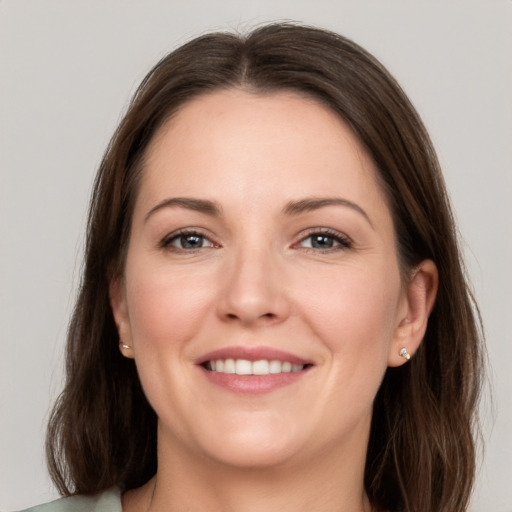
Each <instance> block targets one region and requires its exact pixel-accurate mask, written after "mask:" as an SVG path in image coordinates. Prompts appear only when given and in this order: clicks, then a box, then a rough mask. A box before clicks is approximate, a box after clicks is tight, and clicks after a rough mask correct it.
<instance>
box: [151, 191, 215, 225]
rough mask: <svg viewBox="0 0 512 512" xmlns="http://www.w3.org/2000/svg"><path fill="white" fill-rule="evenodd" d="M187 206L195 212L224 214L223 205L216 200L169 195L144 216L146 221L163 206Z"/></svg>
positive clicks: (213, 214) (186, 207)
mask: <svg viewBox="0 0 512 512" xmlns="http://www.w3.org/2000/svg"><path fill="white" fill-rule="evenodd" d="M174 207H178V208H185V209H187V210H193V211H195V212H200V213H204V214H206V215H211V216H215V217H220V216H221V215H222V208H221V206H220V205H219V204H218V203H217V202H215V201H209V200H208V199H197V198H195V197H169V198H167V199H164V200H163V201H160V202H159V203H158V204H157V205H156V206H154V207H153V208H151V210H149V212H148V213H147V215H146V217H145V218H144V222H147V221H148V219H149V218H150V217H151V216H152V215H153V214H154V213H155V212H157V211H159V210H161V209H163V208H174Z"/></svg>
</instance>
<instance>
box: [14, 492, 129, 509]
mask: <svg viewBox="0 0 512 512" xmlns="http://www.w3.org/2000/svg"><path fill="white" fill-rule="evenodd" d="M20 512H123V507H122V506H121V496H120V493H119V489H117V488H112V489H109V490H108V491H105V492H103V493H101V494H95V495H94V496H70V497H68V498H61V499H60V500H56V501H52V502H51V503H46V504H44V505H36V506H35V507H31V508H28V509H26V510H24V511H20Z"/></svg>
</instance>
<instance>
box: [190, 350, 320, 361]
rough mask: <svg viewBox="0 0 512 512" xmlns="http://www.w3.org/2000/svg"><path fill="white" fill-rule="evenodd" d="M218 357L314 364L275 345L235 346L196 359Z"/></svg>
mask: <svg viewBox="0 0 512 512" xmlns="http://www.w3.org/2000/svg"><path fill="white" fill-rule="evenodd" d="M218 359H246V360H248V361H260V360H262V359H267V360H269V361H289V362H290V363H292V364H302V365H306V364H312V361H309V360H307V359H304V358H302V357H299V356H296V355H295V354H292V353H290V352H285V351H283V350H279V349H277V348H274V347H261V346H260V347H250V346H234V347H225V348H220V349H217V350H213V351H211V352H208V353H207V354H204V355H203V356H201V357H200V358H198V359H197V360H196V364H204V363H206V362H208V361H216V360H218Z"/></svg>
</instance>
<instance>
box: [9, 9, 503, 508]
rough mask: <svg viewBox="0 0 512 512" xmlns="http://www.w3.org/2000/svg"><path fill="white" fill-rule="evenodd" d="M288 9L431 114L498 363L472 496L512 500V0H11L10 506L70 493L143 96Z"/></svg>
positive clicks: (498, 502) (482, 503)
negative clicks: (371, 59)
mask: <svg viewBox="0 0 512 512" xmlns="http://www.w3.org/2000/svg"><path fill="white" fill-rule="evenodd" d="M276 19H281V20H283V19H292V20H296V21H301V22H305V23H310V24H316V25H319V26H322V27H325V28H329V29H333V30H335V31H338V32H340V33H342V34H344V35H346V36H349V37H351V38H353V39H354V40H355V41H356V42H358V43H360V44H361V45H363V46H364V47H365V48H367V49H368V50H370V51H371V52H372V53H374V54H375V55H376V56H377V57H378V58H379V59H380V60H381V61H382V62H383V63H384V64H385V65H386V66H387V67H388V68H389V69H390V71H391V72H392V73H393V74H394V75H395V76H396V78H397V79H398V81H399V82H400V83H401V84H402V85H403V87H404V89H405V90H406V92H407V93H408V94H409V96H410V97H411V99H412V101H413V103H414V104H415V105H416V106H417V108H418V110H419V112H420V114H421V115H422V116H423V118H424V121H425V123H426V125H427V128H428V129H429V130H430V133H431V135H432V138H433V140H434V143H435V145H436V147H437V149H438V153H439V157H440V160H441V163H442V165H443V169H444V173H445V177H446V181H447V184H448V188H449V190H450V193H451V197H452V200H453V204H454V207H455V211H456V216H457V218H458V220H459V223H460V230H461V235H462V238H463V240H464V246H465V250H466V255H467V262H468V268H469V270H470V274H471V276H472V280H473V283H474V287H475V292H476V296H477V299H478V300H479V303H480V307H481V311H482V315H483V319H484V322H485V326H486V332H487V337H488V351H489V359H490V362H491V365H492V381H493V386H494V391H493V393H494V400H495V412H494V419H493V413H492V410H491V408H490V405H489V404H490V401H489V395H488V394H484V401H483V406H482V411H483V416H484V426H485V429H484V439H485V444H486V451H485V457H483V458H482V466H481V469H480V471H479V476H478V485H477V489H476V492H475V497H474V504H473V509H474V510H478V511H493V512H511V511H512V377H511V375H510V373H511V370H510V367H511V364H512V307H511V306H512V150H511V146H512V98H511V95H512V2H511V1H510V0H480V1H470V0H466V1H455V0H437V1H436V0H424V1H421V0H416V1H414V0H375V1H364V0H362V1H357V0H336V1H328V0H315V1H311V0H308V1H305V0H289V1H279V0H257V1H240V0H217V1H215V2H211V1H208V0H187V1H157V0H123V1H120V0H118V1H114V0H109V1H105V0H88V1H87V2H83V1H80V0H75V1H70V0H60V1H58V0H39V1H38V0H33V1H28V0H10V1H9V0H0V343H1V345H0V510H9V509H16V508H22V507H26V506H29V505H32V504H35V503H39V502H43V501H48V500H50V499H52V498H55V497H57V495H56V493H55V491H54V490H53V489H52V486H51V483H50V481H49V479H48V477H47V475H46V469H45V466H44V446H43V445H44V430H45V423H46V421H47V418H48V410H49V407H50V403H51V402H52V401H53V400H54V399H55V397H56V396H57V394H58V392H59V390H60V387H61V384H62V353H63V346H64V338H65V333H66V325H67V321H68V318H69V314H70V311H71V308H72V305H73V300H74V295H75V291H76V286H77V282H78V279H79V273H80V264H81V254H82V247H83V245H82V241H83V234H84V232H83V229H84V224H85V219H86V208H87V203H88V195H89V191H90V188H91V184H92V180H93V176H94V174H95V170H96V168H97V166H98V164H99V161H100V159H101V156H102V153H103V151H104V149H105V147H106V144H107V142H108V140H109V137H110V135H111V134H112V132H113V130H114V128H115V126H116V124H117V123H118V121H119V119H120V117H121V115H122V112H123V111H124V109H125V107H126V105H127V102H128V100H129V98H130V95H131V94H132V93H133V92H134V89H135V87H136V85H137V84H138V82H140V80H141V79H142V78H143V76H144V75H145V73H146V72H147V71H148V70H149V69H150V67H152V65H153V64H155V63H156V61H157V60H158V59H159V58H160V57H162V56H163V55H164V54H165V53H167V52H168V51H169V50H171V49H172V48H175V47H176V46H178V45H179V44H181V43H183V42H185V41H187V40H188V39H190V38H191V37H193V36H195V35H198V34H200V33H203V32H206V31H209V30H213V29H226V28H228V29H229V28H234V29H241V30H243V29H244V28H247V27H252V26H254V25H255V24H258V23H261V22H265V21H270V20H276Z"/></svg>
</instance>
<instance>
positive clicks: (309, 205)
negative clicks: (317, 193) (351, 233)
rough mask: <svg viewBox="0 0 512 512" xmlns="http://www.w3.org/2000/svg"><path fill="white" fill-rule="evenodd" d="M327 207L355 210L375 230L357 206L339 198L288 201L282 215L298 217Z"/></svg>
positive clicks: (364, 213) (366, 215)
mask: <svg viewBox="0 0 512 512" xmlns="http://www.w3.org/2000/svg"><path fill="white" fill-rule="evenodd" d="M327 206H345V207H347V208H351V209H352V210H355V211H356V212H357V213H359V214H361V215H362V216H363V217H364V218H365V219H366V221H367V222H368V224H370V226H371V227H372V228H373V229H375V227H374V226H373V223H372V221H371V220H370V217H369V216H368V214H367V213H366V212H365V211H364V210H363V209H362V208H361V207H360V206H359V205H358V204H356V203H353V202H352V201H349V200H348V199H343V198H341V197H326V198H316V197H312V198H305V199H299V200H298V201H290V202H289V203H287V204H286V206H285V207H284V209H283V213H284V214H286V215H300V214H301V213H305V212H310V211H313V210H319V209H320V208H325V207H327Z"/></svg>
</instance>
